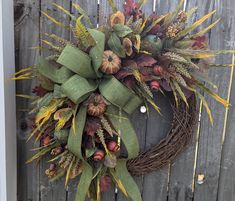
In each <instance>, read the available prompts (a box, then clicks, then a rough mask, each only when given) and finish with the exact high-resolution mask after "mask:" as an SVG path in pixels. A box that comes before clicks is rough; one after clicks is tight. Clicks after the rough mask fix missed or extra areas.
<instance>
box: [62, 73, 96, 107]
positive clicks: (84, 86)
mask: <svg viewBox="0 0 235 201" xmlns="http://www.w3.org/2000/svg"><path fill="white" fill-rule="evenodd" d="M96 88H97V83H96V82H95V81H93V80H87V79H85V78H83V77H80V76H79V75H74V76H72V77H71V78H70V79H69V80H68V81H66V82H65V83H64V84H62V86H61V90H62V92H63V93H64V94H65V95H66V96H67V97H68V98H69V99H71V100H72V101H73V102H74V103H77V104H78V103H81V102H82V101H84V100H85V99H86V98H87V97H88V96H89V95H90V94H91V93H92V92H93V91H95V90H96Z"/></svg>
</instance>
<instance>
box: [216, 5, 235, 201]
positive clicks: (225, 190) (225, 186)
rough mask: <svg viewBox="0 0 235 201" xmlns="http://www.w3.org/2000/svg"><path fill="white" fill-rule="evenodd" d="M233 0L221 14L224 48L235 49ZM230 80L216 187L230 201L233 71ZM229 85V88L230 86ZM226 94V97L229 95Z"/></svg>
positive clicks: (233, 182) (234, 168)
mask: <svg viewBox="0 0 235 201" xmlns="http://www.w3.org/2000/svg"><path fill="white" fill-rule="evenodd" d="M234 6H235V2H234V1H232V0H230V1H227V3H226V4H225V5H224V9H225V14H224V15H223V17H224V18H226V21H227V23H228V24H229V27H230V28H229V30H228V33H227V35H226V38H225V39H224V42H225V43H226V48H228V49H235V43H234V41H235V34H234V29H235V16H234V13H233V12H234V10H233V8H234ZM234 62H235V61H234V57H233V58H232V62H230V63H234ZM231 73H232V74H231V78H232V79H231V80H230V82H231V83H229V88H228V90H229V92H230V94H229V96H230V100H231V104H232V107H231V108H230V109H229V113H228V118H227V125H225V126H226V130H225V131H226V132H225V133H223V134H224V135H225V136H224V137H225V141H224V140H223V138H222V143H223V142H224V144H223V149H222V159H221V165H220V166H221V167H220V175H219V189H218V198H217V200H218V201H230V200H234V199H235V193H234V192H235V161H234V154H235V135H234V122H235V108H234V105H235V102H234V100H235V98H234V97H235V93H234V92H235V83H234V81H235V75H234V72H233V71H231ZM230 87H231V88H230ZM229 96H228V97H229Z"/></svg>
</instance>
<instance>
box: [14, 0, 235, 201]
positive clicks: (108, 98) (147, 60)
mask: <svg viewBox="0 0 235 201" xmlns="http://www.w3.org/2000/svg"><path fill="white" fill-rule="evenodd" d="M144 2H145V1H143V0H140V1H139V2H138V3H137V2H134V0H126V2H125V4H124V5H123V7H124V11H123V12H121V11H118V10H117V7H116V6H115V4H114V2H113V1H112V0H109V3H110V5H111V7H112V10H113V13H112V14H111V15H110V18H109V21H108V24H105V25H104V26H99V27H98V28H94V26H93V25H92V23H91V21H90V19H89V17H88V16H87V15H86V12H85V11H84V10H83V9H82V8H81V7H80V6H79V5H77V4H73V7H74V8H75V9H77V11H78V16H74V15H73V14H71V13H70V12H69V11H67V10H65V9H64V8H63V7H61V6H60V5H57V4H54V6H55V7H56V8H57V9H58V10H60V11H61V12H63V13H65V14H66V15H67V16H68V17H69V19H70V21H71V23H70V24H68V25H67V24H63V23H61V22H59V21H58V20H56V19H55V18H53V17H51V16H50V15H49V14H47V13H45V12H42V14H43V15H44V16H46V17H47V18H48V19H50V20H51V21H52V22H54V23H55V24H57V25H58V26H60V27H63V28H64V29H66V30H69V31H71V32H72V33H73V36H74V37H73V40H71V41H68V40H66V39H64V38H61V37H59V36H57V35H55V34H47V33H45V34H44V36H45V39H44V40H42V46H41V47H39V48H40V49H41V50H42V51H47V52H50V56H47V57H39V58H38V62H37V64H36V65H35V66H34V67H32V68H24V69H22V70H20V71H19V72H17V73H15V74H14V75H13V78H12V79H13V80H21V79H36V80H37V81H38V85H37V86H36V87H35V88H34V89H33V91H32V92H33V94H34V95H33V96H27V95H22V94H18V96H21V97H26V98H30V99H32V100H33V101H32V106H33V107H32V108H31V112H30V115H32V133H31V134H30V136H29V139H31V138H32V137H34V138H35V141H39V142H40V147H38V148H36V149H35V150H36V151H37V153H36V154H35V155H33V157H32V158H31V159H29V160H28V161H27V162H28V163H29V162H32V161H34V160H36V161H38V160H40V159H42V158H43V157H44V156H45V155H48V154H49V155H51V160H50V166H49V168H48V169H47V170H46V171H45V174H46V175H47V176H48V177H49V179H50V180H52V181H53V180H56V179H58V178H60V177H62V176H65V185H66V186H67V185H68V182H69V180H71V179H74V178H78V176H80V179H79V183H78V187H77V194H76V201H84V200H85V198H86V195H87V194H88V196H89V198H90V199H91V200H97V201H99V200H100V194H101V192H104V191H107V190H108V188H109V186H110V184H111V182H114V183H115V185H116V186H117V187H118V188H119V189H120V190H121V191H122V192H123V193H124V194H125V195H126V196H127V197H130V198H131V199H132V200H133V201H141V200H142V199H141V194H140V192H139V190H138V187H137V185H136V184H135V181H134V180H133V178H132V176H131V174H132V175H143V174H147V173H149V172H151V171H155V170H156V169H158V168H160V167H162V166H164V165H166V164H168V163H169V162H170V161H172V160H173V159H174V158H175V157H176V155H178V154H179V153H180V152H181V151H182V150H184V148H185V147H186V145H187V144H188V142H190V139H191V138H192V135H193V126H194V125H195V123H196V119H197V107H196V105H197V103H196V97H197V98H198V99H200V101H201V103H202V105H203V106H204V107H205V108H206V111H207V113H208V116H209V118H210V121H211V123H213V118H212V114H211V111H210V109H209V106H208V104H207V101H206V99H205V98H204V96H203V94H204V93H206V94H209V95H210V96H211V97H212V98H214V99H215V100H216V101H218V102H220V103H221V104H222V105H224V106H225V107H228V106H229V103H228V102H227V101H226V100H224V99H223V98H221V97H220V96H219V95H217V94H216V93H215V92H213V90H211V89H210V88H211V87H212V88H215V86H214V85H213V83H211V82H210V81H209V79H208V78H207V70H208V68H209V67H226V66H232V64H214V63H213V58H214V57H215V56H216V55H219V54H227V53H234V51H231V50H217V51H213V50H210V49H209V46H208V40H207V37H206V36H205V34H206V33H207V32H208V31H209V30H210V29H211V28H212V27H213V26H215V25H216V24H217V23H218V21H219V20H217V21H215V22H213V23H212V24H211V25H209V26H208V27H207V28H205V29H202V30H201V31H199V32H196V31H195V29H196V28H197V27H199V26H200V25H201V24H202V23H203V22H204V21H206V20H207V19H208V18H209V17H211V16H212V15H213V14H214V13H215V11H212V12H211V13H209V14H207V15H205V16H203V17H202V18H201V19H199V20H198V21H196V22H195V23H193V24H192V25H189V23H188V21H189V17H190V16H191V15H192V14H193V13H194V12H195V11H196V9H195V8H193V9H191V10H189V11H188V12H185V11H182V10H181V7H182V5H183V3H184V0H181V1H180V3H179V5H178V6H177V8H176V10H175V11H174V12H171V13H167V14H166V15H163V16H158V15H157V14H156V13H153V14H152V15H150V16H146V15H145V14H144V13H143V12H142V11H141V7H142V6H143V4H144ZM192 32H193V34H191V33H192ZM208 85H210V86H211V87H209V88H208V87H207V86H208ZM155 92H161V93H163V94H172V97H174V98H173V101H171V103H172V104H171V105H172V109H173V111H174V115H173V121H172V128H171V129H170V131H169V133H168V135H167V137H166V138H165V139H163V140H162V141H161V142H160V143H159V144H158V145H156V146H153V147H151V148H150V150H147V151H145V152H143V153H140V154H139V145H138V139H137V137H136V133H135V130H134V129H133V127H132V124H131V121H130V120H129V116H130V115H131V114H132V113H133V111H135V110H136V109H137V108H138V107H140V106H143V105H144V106H145V107H146V110H147V111H148V108H149V107H153V108H154V109H155V110H156V112H158V113H161V110H160V108H159V107H158V105H157V104H156V103H155V101H154V99H153V97H154V95H153V94H154V93H155ZM166 92H167V93H166ZM169 98H170V97H169ZM123 147H125V150H126V151H125V152H123V151H121V149H122V148H123Z"/></svg>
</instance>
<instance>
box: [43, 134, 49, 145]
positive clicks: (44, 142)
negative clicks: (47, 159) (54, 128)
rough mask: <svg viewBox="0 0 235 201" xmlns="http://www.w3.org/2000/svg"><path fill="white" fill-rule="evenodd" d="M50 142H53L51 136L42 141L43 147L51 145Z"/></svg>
mask: <svg viewBox="0 0 235 201" xmlns="http://www.w3.org/2000/svg"><path fill="white" fill-rule="evenodd" d="M50 142H51V137H50V136H46V137H44V138H43V139H42V145H43V146H46V145H48V144H50Z"/></svg>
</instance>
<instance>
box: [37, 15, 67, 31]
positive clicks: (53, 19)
mask: <svg viewBox="0 0 235 201" xmlns="http://www.w3.org/2000/svg"><path fill="white" fill-rule="evenodd" d="M41 13H42V14H43V15H44V16H46V17H47V18H48V19H49V20H51V21H52V22H54V23H55V24H57V25H58V26H60V27H63V28H65V29H67V30H70V26H66V25H64V24H63V23H61V22H59V21H57V20H56V19H55V18H53V17H51V16H50V15H48V14H47V13H46V12H44V11H41Z"/></svg>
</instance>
